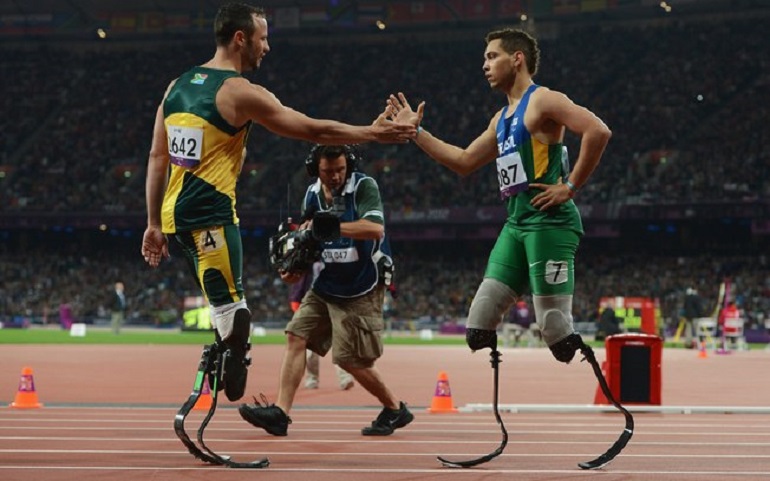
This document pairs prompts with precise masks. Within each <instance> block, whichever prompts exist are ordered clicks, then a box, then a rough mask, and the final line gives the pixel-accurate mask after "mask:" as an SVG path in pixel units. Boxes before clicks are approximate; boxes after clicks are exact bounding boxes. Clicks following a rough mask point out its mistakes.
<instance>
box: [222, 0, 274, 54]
mask: <svg viewBox="0 0 770 481" xmlns="http://www.w3.org/2000/svg"><path fill="white" fill-rule="evenodd" d="M254 15H256V16H257V17H262V18H265V15H266V14H265V10H264V9H263V8H260V7H255V6H253V5H248V4H246V3H237V2H231V3H226V4H224V5H222V6H221V7H219V10H218V11H217V16H216V17H215V18H214V38H215V39H216V42H217V46H219V47H222V46H225V45H227V44H228V43H230V40H232V39H233V36H234V35H235V32H237V31H238V30H242V31H243V32H244V33H245V34H246V36H247V37H251V36H252V35H253V34H254V30H256V26H255V25H254Z"/></svg>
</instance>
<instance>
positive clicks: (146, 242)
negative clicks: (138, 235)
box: [142, 226, 168, 267]
mask: <svg viewBox="0 0 770 481" xmlns="http://www.w3.org/2000/svg"><path fill="white" fill-rule="evenodd" d="M142 257H144V260H145V262H147V263H148V264H150V266H151V267H158V265H159V264H160V261H161V260H162V259H167V258H168V238H167V237H166V236H165V235H164V234H163V232H161V229H160V226H147V229H146V230H145V231H144V236H143V237H142Z"/></svg>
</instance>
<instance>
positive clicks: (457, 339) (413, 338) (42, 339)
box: [0, 325, 767, 350]
mask: <svg viewBox="0 0 770 481" xmlns="http://www.w3.org/2000/svg"><path fill="white" fill-rule="evenodd" d="M584 339H585V341H586V343H587V344H588V345H590V346H591V347H593V348H594V349H604V342H603V341H594V340H592V339H590V338H588V337H584ZM213 340H214V334H213V333H212V332H211V331H182V330H179V329H165V328H163V329H161V328H157V329H156V328H151V327H126V328H124V329H123V330H121V332H120V334H113V333H112V331H111V330H110V328H109V327H104V326H90V325H89V326H86V332H85V335H84V336H73V335H72V334H71V333H70V331H67V330H63V329H57V328H53V327H40V326H33V327H30V328H27V329H0V344H195V345H200V344H209V343H211V342H213ZM383 341H384V343H385V344H389V345H421V346H442V345H443V346H453V345H457V346H465V336H464V335H462V334H436V333H433V335H432V338H431V339H423V338H422V337H421V336H420V333H419V332H411V331H394V332H392V333H386V335H385V337H384V340H383ZM251 342H252V344H255V345H258V344H283V343H284V342H285V338H284V334H283V332H282V331H281V330H268V331H266V332H264V334H262V335H252V336H251ZM766 346H767V345H766V344H749V345H748V347H749V349H751V350H753V349H765V347H766ZM663 347H665V348H680V349H681V348H683V346H682V344H681V343H675V342H671V341H667V342H664V343H663Z"/></svg>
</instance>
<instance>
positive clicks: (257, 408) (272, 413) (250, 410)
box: [238, 396, 291, 436]
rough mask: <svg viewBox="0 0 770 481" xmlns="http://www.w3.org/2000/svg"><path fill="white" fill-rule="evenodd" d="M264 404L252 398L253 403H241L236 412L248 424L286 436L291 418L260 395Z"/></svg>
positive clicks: (273, 433) (274, 434) (275, 434)
mask: <svg viewBox="0 0 770 481" xmlns="http://www.w3.org/2000/svg"><path fill="white" fill-rule="evenodd" d="M262 401H263V402H264V403H265V404H264V406H263V405H262V404H260V403H259V402H258V401H257V398H254V405H253V406H249V405H248V404H241V405H240V406H239V407H238V413H239V414H240V415H241V417H242V418H243V419H244V420H246V422H248V423H249V424H251V425H253V426H256V427H258V428H262V429H264V430H265V431H267V432H268V433H269V434H272V435H273V436H286V431H287V430H288V429H289V424H291V418H290V417H289V416H287V415H286V413H285V412H283V409H281V408H279V407H278V406H276V405H275V404H267V399H265V396H262Z"/></svg>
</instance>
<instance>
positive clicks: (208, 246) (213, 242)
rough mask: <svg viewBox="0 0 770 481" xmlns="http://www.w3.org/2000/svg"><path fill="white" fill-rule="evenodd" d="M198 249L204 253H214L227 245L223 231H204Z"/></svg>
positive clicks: (199, 239)
mask: <svg viewBox="0 0 770 481" xmlns="http://www.w3.org/2000/svg"><path fill="white" fill-rule="evenodd" d="M198 244H199V245H198V249H199V250H200V252H202V253H206V252H213V251H215V250H217V249H219V248H221V247H222V246H224V245H225V240H224V239H223V238H222V231H221V230H204V231H202V232H201V234H200V237H199V238H198Z"/></svg>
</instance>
